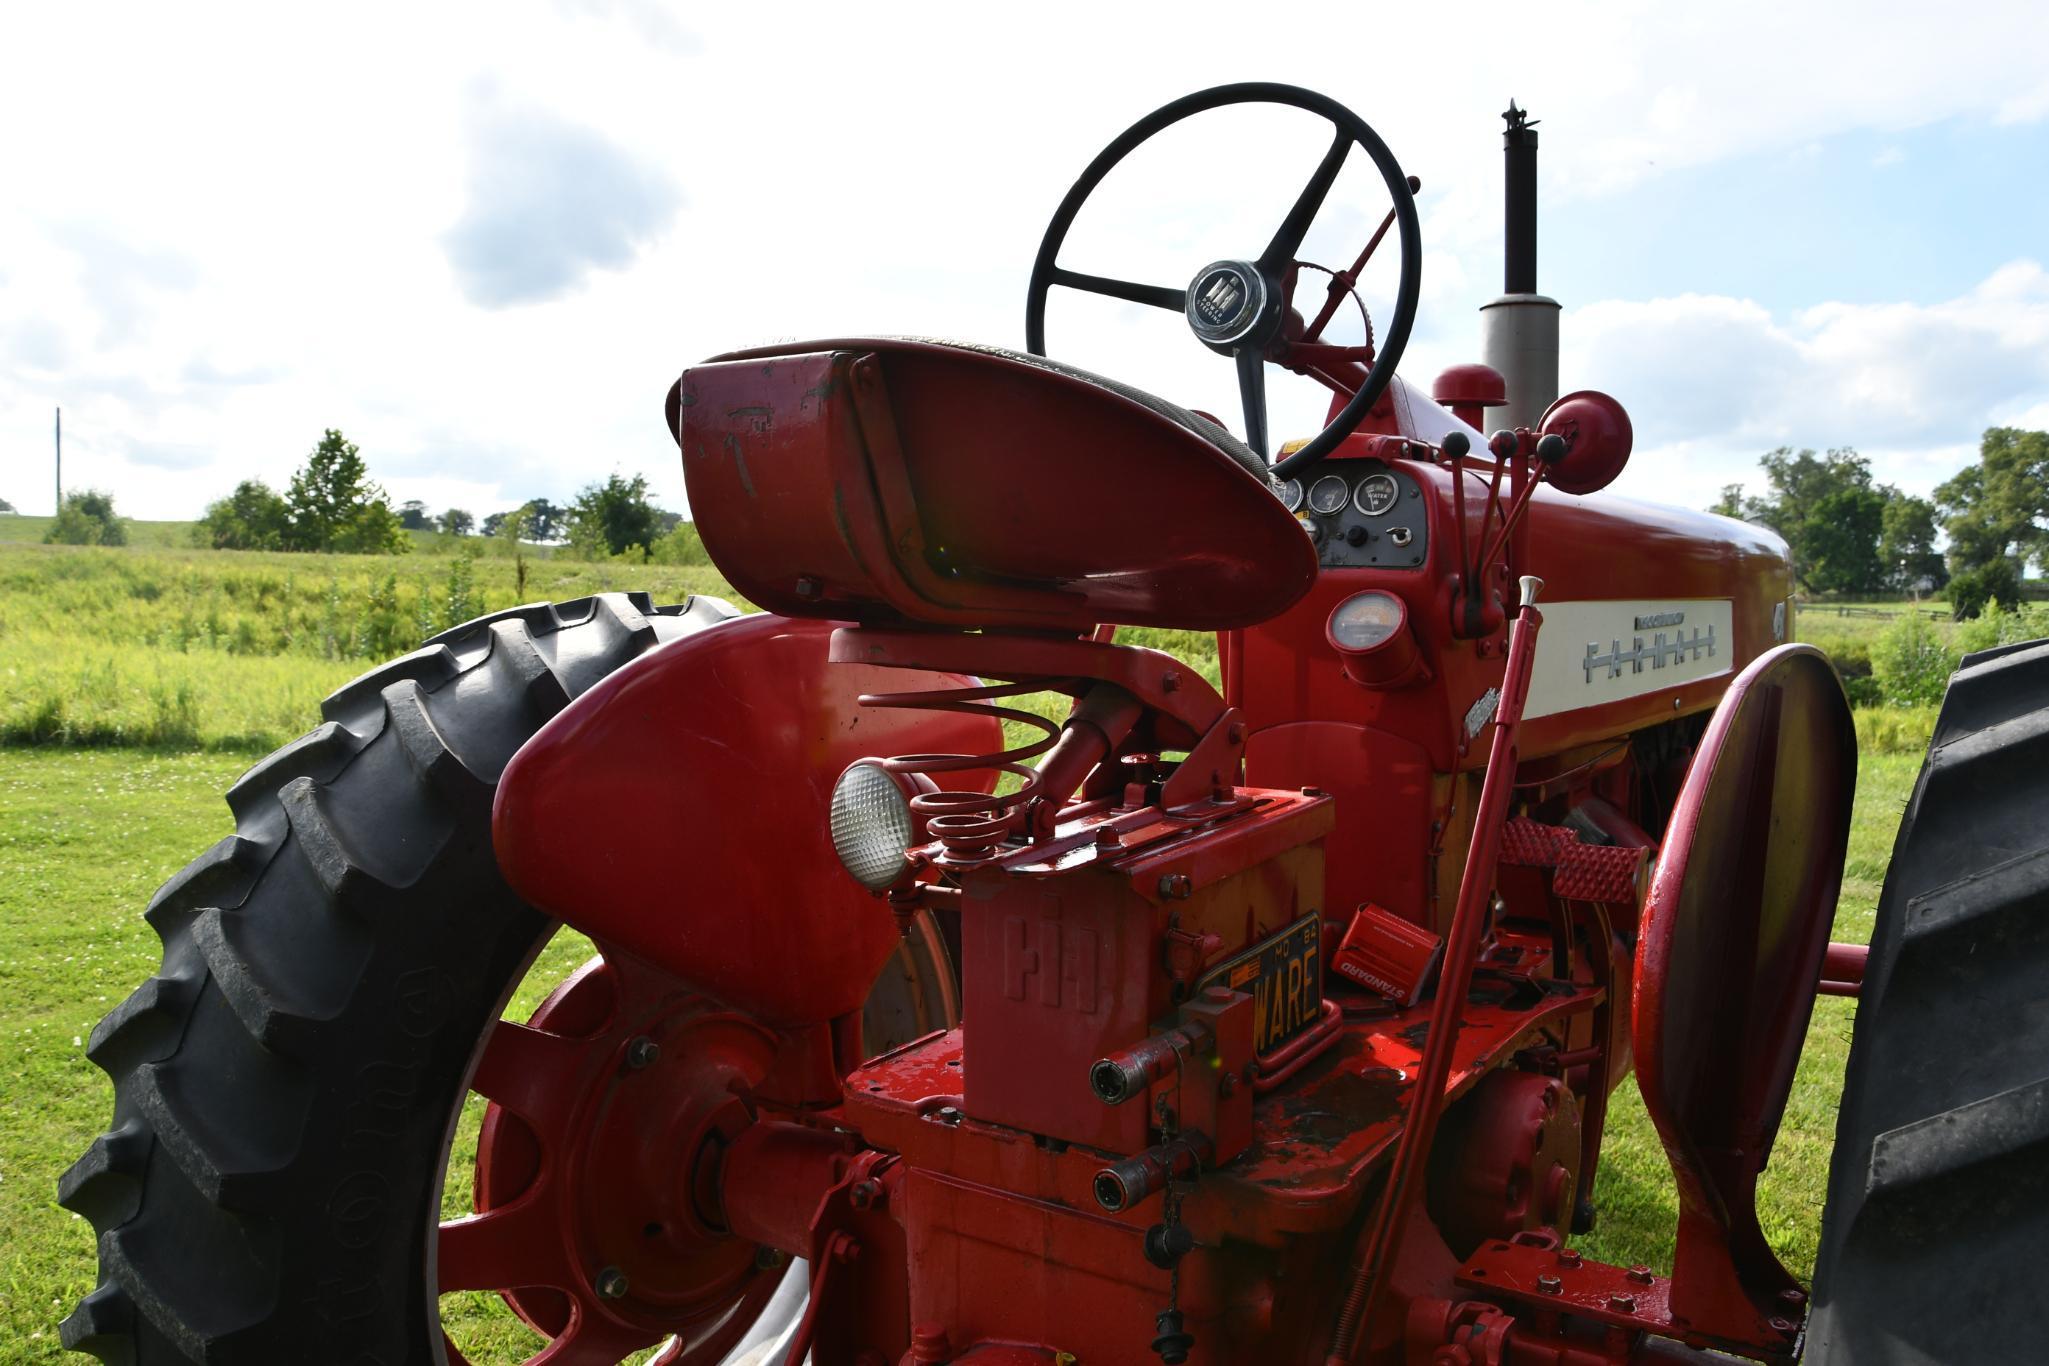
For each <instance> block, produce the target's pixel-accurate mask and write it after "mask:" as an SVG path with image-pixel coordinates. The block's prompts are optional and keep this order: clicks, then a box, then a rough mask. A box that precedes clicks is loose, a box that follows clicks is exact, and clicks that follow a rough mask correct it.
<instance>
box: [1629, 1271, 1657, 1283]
mask: <svg viewBox="0 0 2049 1366" xmlns="http://www.w3.org/2000/svg"><path fill="white" fill-rule="evenodd" d="M1629 1279H1631V1280H1632V1281H1635V1282H1636V1283H1637V1284H1638V1285H1649V1284H1650V1283H1651V1281H1652V1280H1653V1279H1655V1278H1654V1277H1653V1276H1652V1275H1651V1269H1650V1268H1649V1267H1647V1266H1632V1267H1631V1268H1629Z"/></svg>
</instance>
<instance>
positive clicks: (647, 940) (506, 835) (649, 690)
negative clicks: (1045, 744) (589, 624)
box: [491, 615, 1002, 1029]
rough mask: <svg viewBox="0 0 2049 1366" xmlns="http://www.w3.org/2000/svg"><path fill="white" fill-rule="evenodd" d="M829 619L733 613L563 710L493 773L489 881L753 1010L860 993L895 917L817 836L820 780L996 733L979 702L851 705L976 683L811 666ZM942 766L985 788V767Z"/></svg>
mask: <svg viewBox="0 0 2049 1366" xmlns="http://www.w3.org/2000/svg"><path fill="white" fill-rule="evenodd" d="M835 625H836V623H833V622H825V621H793V620H790V619H788V618H784V617H778V616H773V615H758V616H749V617H738V618H735V619H733V620H731V621H728V622H725V623H722V624H720V625H718V626H715V627H712V628H711V629H709V630H706V631H701V632H699V633H697V634H696V635H692V636H688V637H685V638H683V639H681V640H677V641H673V642H671V643H670V644H667V645H664V646H661V647H660V648H658V649H655V650H652V651H650V652H649V653H647V654H646V655H643V656H642V657H641V658H640V659H638V660H636V661H634V662H633V663H632V664H629V665H627V666H626V667H625V668H622V669H620V670H619V671H618V672H617V673H615V674H612V675H611V676H609V677H607V678H606V679H605V680H604V681H603V682H601V683H599V684H598V685H597V686H596V687H594V688H592V689H591V690H590V691H589V692H587V693H585V694H584V695H583V696H582V697H579V698H578V699H577V700H576V701H574V702H572V703H571V704H570V705H569V706H568V707H566V708H564V709H563V711H562V712H561V713H560V714H558V715H557V716H555V717H554V718H553V719H552V720H550V721H549V722H548V724H547V725H545V726H543V727H542V728H541V729H540V731H539V733H537V734H536V735H535V736H534V737H533V738H532V739H531V740H529V741H528V742H527V743H526V745H525V746H524V747H523V748H521V750H520V751H519V753H518V754H516V755H514V756H513V759H512V762H511V763H510V764H508V765H507V766H506V769H505V775H504V777H503V778H502V779H501V780H500V782H499V784H498V796H497V800H496V803H495V806H494V808H493V810H492V818H491V838H492V843H493V845H494V847H495V849H496V852H497V855H498V866H499V868H500V870H501V871H503V873H504V874H505V879H506V881H507V882H509V883H510V884H511V885H512V887H513V888H514V890H516V891H517V892H518V893H519V894H520V895H521V896H522V897H524V898H526V899H527V900H528V901H530V902H532V903H533V904H534V905H535V906H538V907H540V908H541V909H542V910H544V911H546V912H548V913H549V914H550V915H553V916H557V917H559V918H560V919H562V920H563V921H566V922H567V923H568V924H570V925H572V926H574V927H575V928H577V929H579V930H582V931H583V932H584V933H585V934H588V935H590V936H591V937H592V938H593V939H597V940H601V941H603V942H605V943H607V944H613V945H618V946H620V947H622V948H625V949H627V950H630V951H631V952H633V953H636V954H639V955H640V956H641V957H643V958H646V959H648V960H649V961H651V962H653V963H654V964H656V965H657V966H659V967H661V968H663V969H665V970H666V971H668V972H671V973H673V974H675V976H676V977H677V978H678V979H680V980H681V981H682V982H683V983H685V984H686V985H688V986H690V987H692V988H694V989H696V990H698V991H702V992H705V993H707V994H708V995H711V996H713V997H716V998H717V999H719V1000H721V1001H723V1002H725V1003H726V1004H728V1005H731V1006H734V1007H736V1008H738V1009H740V1010H742V1011H745V1012H746V1013H747V1014H749V1015H752V1016H754V1017H755V1018H756V1019H758V1020H760V1021H762V1022H763V1023H765V1024H768V1025H772V1026H775V1027H778V1028H786V1029H789V1028H797V1027H800V1026H804V1025H814V1024H820V1023H823V1022H825V1021H827V1020H830V1019H833V1018H834V1017H836V1016H840V1015H843V1014H846V1013H847V1012H849V1011H852V1010H855V1009H858V1008H859V1007H860V1005H861V1003H862V1001H863V1000H864V999H865V998H866V996H867V994H868V990H869V987H870V986H871V985H872V984H873V983H874V981H875V976H876V973H877V972H878V971H880V970H881V967H882V964H883V961H884V959H885V958H886V957H887V956H888V954H889V952H890V950H891V948H892V947H893V946H894V945H895V943H896V940H897V930H896V923H895V918H894V917H893V916H892V915H891V914H890V912H889V909H888V907H887V905H886V904H885V903H883V902H882V901H880V900H878V899H877V898H875V897H874V896H872V895H870V894H869V892H868V891H867V890H866V889H865V888H863V887H861V886H860V885H859V884H858V883H856V882H855V881H854V880H853V879H852V878H851V877H849V876H848V875H847V873H846V871H845V869H843V868H842V867H841V866H840V862H839V858H838V856H837V855H836V854H834V852H833V849H832V842H831V839H830V837H829V835H828V833H827V828H826V818H827V804H828V802H829V800H830V798H831V795H832V787H833V782H834V780H836V779H837V778H838V777H839V775H840V772H841V770H843V769H844V768H845V767H846V766H847V765H848V764H850V763H852V762H853V761H854V760H856V759H860V758H863V757H866V756H870V755H879V756H885V757H886V756H892V755H897V754H909V753H959V754H983V753H989V752H991V751H995V750H998V749H1001V748H1002V734H1001V727H1000V725H999V724H998V723H997V722H996V721H994V720H993V719H991V718H989V717H987V716H977V715H964V714H959V713H948V712H932V711H925V712H917V711H885V710H878V709H870V708H864V707H861V706H860V705H859V704H858V703H857V701H856V698H857V697H858V696H859V695H860V694H861V693H864V692H897V691H903V690H907V689H929V688H943V687H962V686H973V685H974V683H975V680H973V679H968V678H963V677H959V676H957V675H952V674H936V673H929V672H925V671H922V670H916V669H884V668H877V667H874V666H872V665H867V664H852V663H849V664H828V663H827V662H826V650H827V646H828V643H829V641H830V638H831V635H832V631H833V628H834V626H835ZM958 776H960V777H962V778H964V779H967V780H969V781H970V782H973V781H979V782H980V783H981V785H982V786H981V789H980V790H983V791H986V790H988V789H987V784H988V782H989V781H990V778H989V775H985V774H979V773H970V774H964V775H958ZM955 785H956V786H957V785H958V784H955Z"/></svg>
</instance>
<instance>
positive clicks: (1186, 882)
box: [1160, 873, 1195, 901]
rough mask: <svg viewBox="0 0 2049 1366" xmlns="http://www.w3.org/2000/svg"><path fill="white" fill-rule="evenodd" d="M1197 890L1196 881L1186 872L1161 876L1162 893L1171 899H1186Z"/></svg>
mask: <svg viewBox="0 0 2049 1366" xmlns="http://www.w3.org/2000/svg"><path fill="white" fill-rule="evenodd" d="M1194 892H1195V883H1194V882H1193V881H1192V880H1191V879H1190V878H1189V876H1188V874H1186V873H1167V874H1164V875H1162V876H1161V878H1160V895H1161V896H1163V897H1166V898H1167V899H1168V900H1169V901H1186V900H1188V898H1189V897H1190V896H1192V895H1193V894H1194Z"/></svg>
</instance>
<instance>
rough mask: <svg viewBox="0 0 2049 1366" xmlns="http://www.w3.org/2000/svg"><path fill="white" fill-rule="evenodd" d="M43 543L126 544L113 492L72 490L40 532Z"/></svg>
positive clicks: (125, 533)
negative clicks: (43, 530) (47, 525)
mask: <svg viewBox="0 0 2049 1366" xmlns="http://www.w3.org/2000/svg"><path fill="white" fill-rule="evenodd" d="M43 544H45V545H127V544H128V531H127V529H126V528H125V527H124V526H123V525H122V524H121V519H120V518H119V517H117V516H115V515H114V495H113V494H111V493H102V492H101V491H100V490H98V489H86V490H84V491H83V492H80V493H74V494H72V495H70V496H69V497H67V498H66V499H65V500H64V506H63V507H61V508H59V509H57V517H56V520H54V521H52V522H51V523H50V529H49V530H48V531H47V532H45V533H44V534H43Z"/></svg>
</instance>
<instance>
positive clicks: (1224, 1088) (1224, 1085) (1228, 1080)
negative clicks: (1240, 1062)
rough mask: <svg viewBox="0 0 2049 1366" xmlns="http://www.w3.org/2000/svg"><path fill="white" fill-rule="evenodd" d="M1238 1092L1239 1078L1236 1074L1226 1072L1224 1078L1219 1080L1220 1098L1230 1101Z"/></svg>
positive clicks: (1221, 1077) (1218, 1091)
mask: <svg viewBox="0 0 2049 1366" xmlns="http://www.w3.org/2000/svg"><path fill="white" fill-rule="evenodd" d="M1237 1090H1238V1078H1237V1076H1236V1074H1234V1073H1231V1072H1226V1073H1224V1074H1223V1075H1222V1076H1220V1077H1218V1078H1217V1094H1218V1095H1219V1096H1222V1097H1225V1098H1227V1099H1228V1098H1229V1097H1230V1096H1232V1095H1234V1094H1236V1092H1237Z"/></svg>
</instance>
